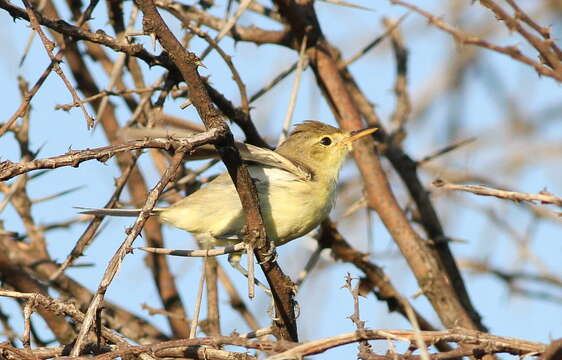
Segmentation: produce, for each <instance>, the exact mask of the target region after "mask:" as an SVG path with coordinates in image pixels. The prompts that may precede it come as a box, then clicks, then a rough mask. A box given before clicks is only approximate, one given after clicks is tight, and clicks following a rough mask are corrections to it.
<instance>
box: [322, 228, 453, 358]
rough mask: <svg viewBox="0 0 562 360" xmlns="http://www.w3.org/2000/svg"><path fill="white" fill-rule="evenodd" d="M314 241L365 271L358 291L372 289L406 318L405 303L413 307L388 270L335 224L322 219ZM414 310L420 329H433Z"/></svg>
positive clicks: (442, 345)
mask: <svg viewBox="0 0 562 360" xmlns="http://www.w3.org/2000/svg"><path fill="white" fill-rule="evenodd" d="M318 244H319V245H320V246H321V247H322V248H324V249H331V250H332V256H333V257H334V259H336V260H340V261H344V262H347V263H351V264H353V265H354V266H355V267H357V268H358V269H359V270H361V271H362V272H363V273H364V274H365V277H364V278H362V279H361V290H362V292H361V295H366V292H367V291H372V292H373V293H374V294H375V296H376V297H377V299H379V300H381V301H385V302H386V304H387V307H388V310H389V311H391V312H394V311H396V312H398V313H400V314H401V315H402V316H403V317H404V318H405V319H408V316H407V313H406V307H407V306H410V307H411V308H412V309H413V306H412V305H411V304H410V303H409V301H408V299H407V298H405V297H404V296H402V295H401V294H400V292H399V291H398V289H396V288H395V287H394V285H393V284H392V282H391V281H390V278H389V276H388V274H386V273H385V272H384V270H383V269H382V268H381V267H380V266H377V265H376V264H374V263H372V262H370V261H368V259H367V256H366V254H363V253H361V252H359V251H357V250H356V249H354V248H353V247H352V246H351V245H350V244H349V243H348V242H347V241H346V240H345V239H344V238H343V236H342V235H341V234H340V233H339V231H338V229H337V228H336V225H335V224H334V223H333V222H331V221H330V220H326V221H324V222H323V223H322V225H321V228H320V234H319V236H318ZM414 314H415V316H416V320H417V321H418V323H419V325H420V328H421V329H422V330H429V331H434V330H437V329H436V328H435V327H434V326H433V325H432V324H431V323H430V322H429V321H428V320H426V319H425V318H424V317H423V316H422V315H421V314H420V313H419V312H417V311H416V310H415V309H414ZM436 346H437V348H438V349H439V350H441V351H448V350H451V348H450V347H449V346H448V345H447V344H445V343H437V345H436Z"/></svg>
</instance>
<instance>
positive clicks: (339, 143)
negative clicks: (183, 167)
mask: <svg viewBox="0 0 562 360" xmlns="http://www.w3.org/2000/svg"><path fill="white" fill-rule="evenodd" d="M376 130H377V129H375V128H371V129H364V130H360V131H355V132H351V133H349V132H345V131H342V130H340V129H338V128H335V127H333V126H330V125H326V124H323V123H321V122H318V121H306V122H304V123H302V124H298V125H296V126H295V128H294V130H293V131H292V132H291V134H290V135H289V137H288V138H287V139H286V140H285V141H284V142H283V143H282V144H281V145H280V146H279V148H277V149H276V150H275V151H271V150H268V149H263V148H259V147H256V146H252V145H248V144H240V143H239V144H238V145H237V146H238V147H239V150H240V153H241V156H242V158H243V160H244V161H246V162H247V164H248V170H249V172H250V176H251V177H252V178H253V179H254V182H255V184H256V188H257V191H258V195H259V202H260V207H261V212H262V216H263V220H264V223H265V227H266V231H267V236H268V239H269V240H270V241H274V242H275V244H276V245H283V244H285V243H287V242H288V241H291V240H293V239H296V238H298V237H301V236H303V235H305V234H307V233H308V232H310V231H311V230H312V229H314V228H315V227H316V226H318V225H319V224H320V222H322V221H323V220H324V219H325V218H326V217H327V216H328V214H329V212H330V210H331V208H332V206H333V204H334V200H335V193H336V191H335V190H336V183H337V180H338V175H339V172H340V169H341V166H342V165H343V162H344V160H345V156H346V154H347V153H348V152H349V151H350V150H351V145H352V143H353V141H355V140H357V139H360V138H362V137H365V136H367V135H370V134H372V133H374V132H375V131H376ZM139 211H140V209H93V208H92V209H87V210H86V211H84V212H83V213H85V214H93V215H112V216H137V215H138V214H139ZM152 214H153V215H155V216H158V217H159V219H160V220H161V221H162V222H164V223H168V224H170V225H172V226H175V227H177V228H180V229H183V230H186V231H189V232H190V233H193V234H195V235H198V236H199V237H200V238H201V237H202V238H204V239H206V240H207V241H209V244H210V245H232V244H233V243H238V242H240V239H241V238H242V229H243V227H244V224H245V216H244V212H243V210H242V205H241V203H240V199H239V197H238V194H237V192H236V189H235V187H234V184H233V183H232V180H231V178H230V176H229V175H228V173H226V172H225V173H223V174H221V175H219V176H218V177H217V178H216V179H214V180H213V181H211V182H210V183H209V184H208V185H207V186H205V187H203V188H202V189H200V190H198V191H196V192H194V193H193V194H191V195H189V196H187V197H185V198H184V199H182V200H180V201H178V202H177V203H175V204H173V205H172V206H170V207H165V208H155V209H154V210H153V212H152Z"/></svg>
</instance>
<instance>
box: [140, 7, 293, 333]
mask: <svg viewBox="0 0 562 360" xmlns="http://www.w3.org/2000/svg"><path fill="white" fill-rule="evenodd" d="M136 4H137V6H138V7H139V8H140V9H141V11H142V12H143V14H144V18H143V29H144V31H145V32H146V33H148V34H155V35H156V37H157V39H158V40H159V42H160V44H161V45H162V47H163V48H164V49H166V51H168V53H169V55H170V57H171V59H172V61H173V62H174V64H175V65H176V66H177V68H178V69H179V71H180V73H181V75H182V77H183V79H184V80H185V82H186V83H187V85H188V93H189V98H190V100H191V102H192V103H193V105H194V106H195V108H196V110H197V112H198V114H199V116H200V117H201V120H202V121H203V123H204V124H205V127H206V128H207V129H217V131H218V132H219V137H218V138H219V140H218V141H217V142H216V143H215V145H216V147H217V150H218V152H219V154H220V156H221V159H222V160H223V162H224V164H225V165H226V167H227V169H228V172H229V174H230V176H231V178H232V181H233V183H234V185H235V187H236V190H237V192H238V195H239V196H240V201H241V203H242V208H243V210H244V213H245V214H246V236H245V242H246V243H247V244H249V245H250V246H252V247H254V248H256V249H257V251H256V256H257V257H258V260H259V261H260V263H261V265H262V270H263V271H264V273H265V275H266V278H267V280H268V282H269V284H270V287H271V290H272V293H273V296H274V298H275V300H276V308H277V311H278V314H279V319H280V320H281V321H278V322H277V325H278V329H279V335H280V336H281V338H283V339H291V340H297V339H298V336H297V328H296V317H295V313H294V303H293V300H292V297H293V293H292V287H291V286H290V280H288V278H287V277H286V276H285V275H284V274H283V272H282V271H281V269H280V268H279V266H278V265H277V262H276V261H274V260H272V257H271V256H270V255H269V253H268V251H269V249H270V244H268V243H267V242H266V232H265V228H264V225H263V220H262V217H261V212H260V207H259V201H258V197H257V192H256V188H255V185H254V183H253V181H252V179H251V177H250V175H249V173H248V169H247V168H246V166H244V165H243V163H242V160H241V158H240V154H239V153H238V151H237V149H236V148H235V146H234V138H233V137H232V134H231V133H230V130H229V129H228V126H227V125H226V123H225V122H224V120H223V117H224V115H223V114H221V113H220V111H218V110H217V109H216V108H214V106H213V105H212V102H211V99H210V98H209V95H208V93H207V91H206V90H205V86H204V83H203V81H202V79H201V77H200V76H199V74H198V72H197V66H198V65H199V60H198V59H197V57H196V56H195V54H193V53H189V52H187V51H186V50H185V48H184V47H183V46H182V45H181V44H180V42H179V41H178V40H177V39H176V38H175V36H174V35H173V34H172V32H171V31H170V29H169V28H168V26H167V25H166V23H165V22H164V20H163V19H162V17H161V16H160V14H159V13H158V11H157V10H156V7H155V6H154V3H153V2H152V1H151V0H137V1H136ZM249 255H250V256H251V254H249ZM268 259H269V260H270V261H266V260H268Z"/></svg>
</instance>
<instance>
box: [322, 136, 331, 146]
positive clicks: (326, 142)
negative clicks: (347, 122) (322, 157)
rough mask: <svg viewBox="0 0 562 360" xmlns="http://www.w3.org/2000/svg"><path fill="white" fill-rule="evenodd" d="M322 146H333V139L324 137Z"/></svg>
mask: <svg viewBox="0 0 562 360" xmlns="http://www.w3.org/2000/svg"><path fill="white" fill-rule="evenodd" d="M320 144H322V145H324V146H330V145H332V139H330V138H329V137H327V136H324V137H323V138H322V139H320Z"/></svg>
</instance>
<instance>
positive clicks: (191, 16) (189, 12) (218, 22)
mask: <svg viewBox="0 0 562 360" xmlns="http://www.w3.org/2000/svg"><path fill="white" fill-rule="evenodd" d="M154 3H155V4H156V6H158V7H159V8H162V9H165V10H166V11H168V12H170V14H172V15H173V16H175V17H176V18H177V19H178V20H180V21H181V22H182V23H183V24H189V23H191V22H193V23H199V24H203V25H205V26H208V27H210V28H211V29H214V30H217V31H220V30H221V29H222V28H223V27H224V26H225V24H226V21H225V20H223V19H221V18H218V17H215V16H213V15H211V14H209V13H207V12H205V11H201V10H199V9H197V8H196V7H195V6H190V5H185V4H182V3H179V2H175V1H163V0H156V1H155V2H154ZM227 35H229V36H230V37H232V38H233V39H234V40H236V41H250V42H253V43H255V44H281V45H287V44H289V43H290V42H291V39H292V37H291V33H290V31H289V30H288V29H285V30H282V31H272V30H263V29H260V28H258V27H255V26H250V27H246V26H241V25H235V26H234V27H233V28H232V29H231V30H230V31H229V32H228V33H227Z"/></svg>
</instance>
